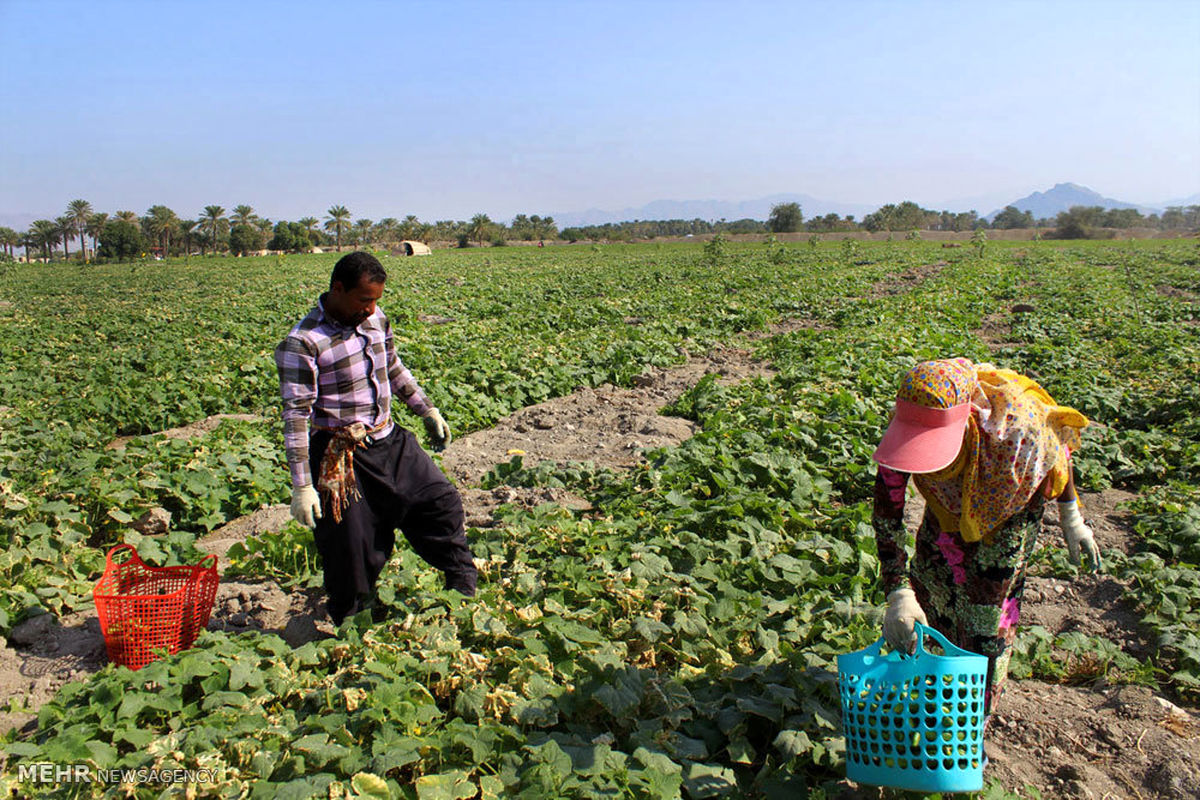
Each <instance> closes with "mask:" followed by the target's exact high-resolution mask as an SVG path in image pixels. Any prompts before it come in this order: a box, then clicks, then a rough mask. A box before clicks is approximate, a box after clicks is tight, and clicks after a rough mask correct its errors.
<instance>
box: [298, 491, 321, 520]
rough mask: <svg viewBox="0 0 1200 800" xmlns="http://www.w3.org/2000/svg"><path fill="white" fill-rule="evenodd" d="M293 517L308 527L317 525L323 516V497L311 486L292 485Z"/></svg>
mask: <svg viewBox="0 0 1200 800" xmlns="http://www.w3.org/2000/svg"><path fill="white" fill-rule="evenodd" d="M292 518H293V519H294V520H296V522H299V523H300V524H301V525H303V526H304V527H306V528H313V527H316V524H317V522H316V521H317V520H319V519H320V518H321V498H320V496H319V495H318V494H317V490H316V489H314V488H313V487H311V486H294V487H292Z"/></svg>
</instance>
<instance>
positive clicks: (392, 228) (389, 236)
mask: <svg viewBox="0 0 1200 800" xmlns="http://www.w3.org/2000/svg"><path fill="white" fill-rule="evenodd" d="M399 230H400V220H398V219H396V218H395V217H384V218H383V219H381V220H379V223H378V224H377V225H376V226H375V235H376V236H377V237H378V239H379V241H380V242H381V243H382V244H384V245H387V244H389V243H390V244H394V243H395V242H396V241H398V240H399V238H400V237H399V235H398V234H397V231H399Z"/></svg>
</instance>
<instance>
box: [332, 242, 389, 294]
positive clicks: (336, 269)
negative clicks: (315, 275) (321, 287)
mask: <svg viewBox="0 0 1200 800" xmlns="http://www.w3.org/2000/svg"><path fill="white" fill-rule="evenodd" d="M364 275H365V276H367V283H383V282H384V281H386V280H387V271H385V270H384V268H383V264H380V263H379V259H378V258H376V257H375V256H373V255H371V254H370V253H365V252H363V251H362V250H358V251H356V252H353V253H347V254H346V255H344V256H342V257H341V258H339V259H338V262H337V263H336V264H334V265H333V274H332V275H330V276H329V288H330V289H332V288H333V283H334V281H337V282H338V283H340V284H341V285H342V288H343V289H353V288H354V287H355V286H358V284H359V283H360V282H361V281H362V278H363V276H364Z"/></svg>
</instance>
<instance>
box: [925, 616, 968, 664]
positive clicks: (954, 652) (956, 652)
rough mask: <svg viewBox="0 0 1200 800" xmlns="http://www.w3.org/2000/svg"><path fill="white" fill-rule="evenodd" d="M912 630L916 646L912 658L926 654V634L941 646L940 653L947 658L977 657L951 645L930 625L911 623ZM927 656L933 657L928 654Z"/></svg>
mask: <svg viewBox="0 0 1200 800" xmlns="http://www.w3.org/2000/svg"><path fill="white" fill-rule="evenodd" d="M913 630H914V631H915V632H916V634H917V646H916V647H915V648H914V649H913V657H914V658H919V657H921V656H922V655H925V654H926V651H925V636H926V634H928V635H929V636H930V637H931V638H932V639H933V640H934V641H935V642H937V643H938V644H940V645H941V646H942V651H943V652H944V653H945V654H946V655H948V656H973V655H978V654H977V653H972V652H971V651H970V650H964V649H962V648H961V647H959V646H957V645H954V644H951V643H950V640H949V639H947V638H946V637H945V636H943V635H942V634H941V633H940V632H939V631H938V629H937V628H934V627H933V626H932V625H922V624H921V623H919V622H916V623H913ZM928 655H934V654H933V653H929V654H928Z"/></svg>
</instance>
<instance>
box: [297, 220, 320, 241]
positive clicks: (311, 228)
mask: <svg viewBox="0 0 1200 800" xmlns="http://www.w3.org/2000/svg"><path fill="white" fill-rule="evenodd" d="M318 222H320V220H318V219H317V218H316V217H302V218H301V219H300V224H301V225H303V226H304V230H305V232H306V233H307V234H308V243H309V244H310V245H313V244H317V237H316V235H315V234H316V232H317V223H318Z"/></svg>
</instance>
